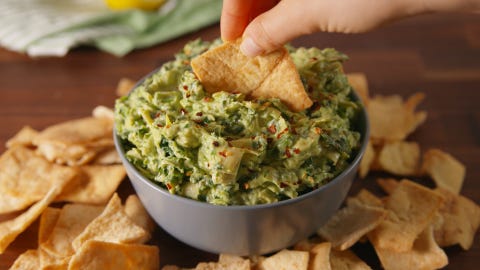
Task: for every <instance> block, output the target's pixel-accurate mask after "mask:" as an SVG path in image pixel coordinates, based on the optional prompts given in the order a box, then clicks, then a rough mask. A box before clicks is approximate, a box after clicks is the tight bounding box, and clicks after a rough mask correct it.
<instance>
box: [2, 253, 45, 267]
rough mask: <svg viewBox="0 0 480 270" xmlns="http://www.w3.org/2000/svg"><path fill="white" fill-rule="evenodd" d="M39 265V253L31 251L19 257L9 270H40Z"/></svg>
mask: <svg viewBox="0 0 480 270" xmlns="http://www.w3.org/2000/svg"><path fill="white" fill-rule="evenodd" d="M39 265H40V260H39V257H38V251H37V250H35V249H29V250H27V251H25V252H24V253H22V254H21V255H20V256H18V257H17V259H16V260H15V262H14V263H13V264H12V266H11V267H10V268H9V270H38V266H39Z"/></svg>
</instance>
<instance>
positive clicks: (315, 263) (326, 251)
mask: <svg viewBox="0 0 480 270" xmlns="http://www.w3.org/2000/svg"><path fill="white" fill-rule="evenodd" d="M331 247H332V245H331V243H329V242H324V243H320V244H316V245H315V246H313V247H312V249H311V250H310V262H309V266H308V269H309V270H330V269H331V267H330V250H331Z"/></svg>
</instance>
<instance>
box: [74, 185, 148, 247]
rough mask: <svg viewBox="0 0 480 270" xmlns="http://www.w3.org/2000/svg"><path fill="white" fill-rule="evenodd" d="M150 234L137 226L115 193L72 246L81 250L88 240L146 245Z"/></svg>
mask: <svg viewBox="0 0 480 270" xmlns="http://www.w3.org/2000/svg"><path fill="white" fill-rule="evenodd" d="M149 238H150V234H149V233H148V232H147V231H146V230H144V229H143V228H142V227H140V226H137V225H136V224H135V223H134V222H133V221H132V220H131V219H130V218H129V217H128V216H127V214H125V211H124V210H123V206H122V204H121V201H120V198H119V197H118V195H117V194H116V193H115V194H114V195H113V196H112V198H111V199H110V201H109V202H108V204H107V206H106V207H105V209H104V210H103V212H102V213H101V214H100V215H99V216H98V217H96V218H95V219H94V220H93V221H92V222H90V224H88V226H87V227H86V228H85V230H84V231H83V232H82V233H81V234H80V235H78V236H77V237H76V238H75V240H74V241H73V243H72V245H73V248H74V249H75V250H79V249H80V248H81V246H82V244H84V243H85V242H87V241H88V240H97V241H105V242H113V243H144V242H145V241H146V240H148V239H149Z"/></svg>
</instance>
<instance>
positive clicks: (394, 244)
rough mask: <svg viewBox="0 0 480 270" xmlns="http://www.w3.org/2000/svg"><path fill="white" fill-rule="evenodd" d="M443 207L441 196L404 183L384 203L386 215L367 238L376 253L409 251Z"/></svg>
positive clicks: (407, 182)
mask: <svg viewBox="0 0 480 270" xmlns="http://www.w3.org/2000/svg"><path fill="white" fill-rule="evenodd" d="M442 204H443V196H441V195H439V194H438V193H436V192H434V191H432V190H430V189H428V188H426V187H424V186H421V185H419V184H416V183H414V182H411V181H408V180H404V181H402V182H400V184H399V186H398V188H396V189H395V190H394V191H393V193H392V194H391V195H390V196H389V197H388V198H387V199H386V200H385V208H386V209H387V210H389V213H388V215H387V217H386V218H385V220H383V222H381V223H380V224H379V225H378V226H377V227H376V228H375V229H374V230H373V231H371V232H370V233H369V234H368V238H369V240H370V242H372V244H373V245H374V246H375V248H378V249H389V250H392V251H395V252H406V251H408V250H410V249H411V248H412V246H413V243H414V241H415V239H416V238H417V236H418V235H419V234H420V233H421V232H422V231H423V230H425V228H427V226H428V225H429V224H430V223H431V222H432V220H433V218H434V216H435V214H436V213H437V212H438V210H439V209H440V207H441V206H442Z"/></svg>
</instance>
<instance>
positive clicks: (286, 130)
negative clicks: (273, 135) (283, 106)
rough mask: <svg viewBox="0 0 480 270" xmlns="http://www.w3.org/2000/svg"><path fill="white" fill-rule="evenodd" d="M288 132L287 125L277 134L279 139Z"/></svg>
mask: <svg viewBox="0 0 480 270" xmlns="http://www.w3.org/2000/svg"><path fill="white" fill-rule="evenodd" d="M287 132H288V127H287V128H285V129H284V130H282V132H280V133H278V135H277V139H280V137H282V136H283V134H285V133H287Z"/></svg>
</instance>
